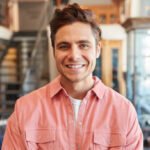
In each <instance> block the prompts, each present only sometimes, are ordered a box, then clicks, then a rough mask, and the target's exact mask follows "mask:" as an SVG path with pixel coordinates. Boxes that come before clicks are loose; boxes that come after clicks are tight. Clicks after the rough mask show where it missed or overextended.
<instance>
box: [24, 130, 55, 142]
mask: <svg viewBox="0 0 150 150" xmlns="http://www.w3.org/2000/svg"><path fill="white" fill-rule="evenodd" d="M55 139H56V135H55V130H54V129H51V130H49V129H29V130H26V140H27V141H32V142H35V143H46V142H50V141H55Z"/></svg>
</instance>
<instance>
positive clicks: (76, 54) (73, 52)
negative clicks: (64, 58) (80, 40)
mask: <svg viewBox="0 0 150 150" xmlns="http://www.w3.org/2000/svg"><path fill="white" fill-rule="evenodd" d="M80 57H81V51H80V49H79V48H78V47H77V46H72V47H71V49H70V53H69V58H70V59H72V60H78V59H79V58H80Z"/></svg>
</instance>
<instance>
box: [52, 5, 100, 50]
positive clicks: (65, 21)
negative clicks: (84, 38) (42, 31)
mask: <svg viewBox="0 0 150 150" xmlns="http://www.w3.org/2000/svg"><path fill="white" fill-rule="evenodd" d="M74 22H82V23H86V24H89V25H90V26H91V29H92V32H93V34H94V37H95V40H96V43H98V42H99V40H100V39H101V30H100V28H99V26H98V24H97V23H96V21H95V19H94V15H93V13H92V11H91V10H88V9H82V8H80V6H79V5H78V4H76V3H74V4H70V5H68V6H67V7H65V8H63V9H62V10H61V9H56V10H55V13H54V16H53V18H52V20H51V22H50V29H51V41H52V46H53V48H54V43H55V35H56V33H57V31H58V30H59V28H61V27H63V26H65V25H69V24H72V23H74Z"/></svg>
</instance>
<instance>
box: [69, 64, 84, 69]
mask: <svg viewBox="0 0 150 150" xmlns="http://www.w3.org/2000/svg"><path fill="white" fill-rule="evenodd" d="M82 66H83V65H67V67H68V68H73V69H78V68H81V67H82Z"/></svg>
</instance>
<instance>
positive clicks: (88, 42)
mask: <svg viewBox="0 0 150 150" xmlns="http://www.w3.org/2000/svg"><path fill="white" fill-rule="evenodd" d="M77 43H79V44H80V43H87V44H90V43H91V42H90V41H88V40H79V41H77Z"/></svg>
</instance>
